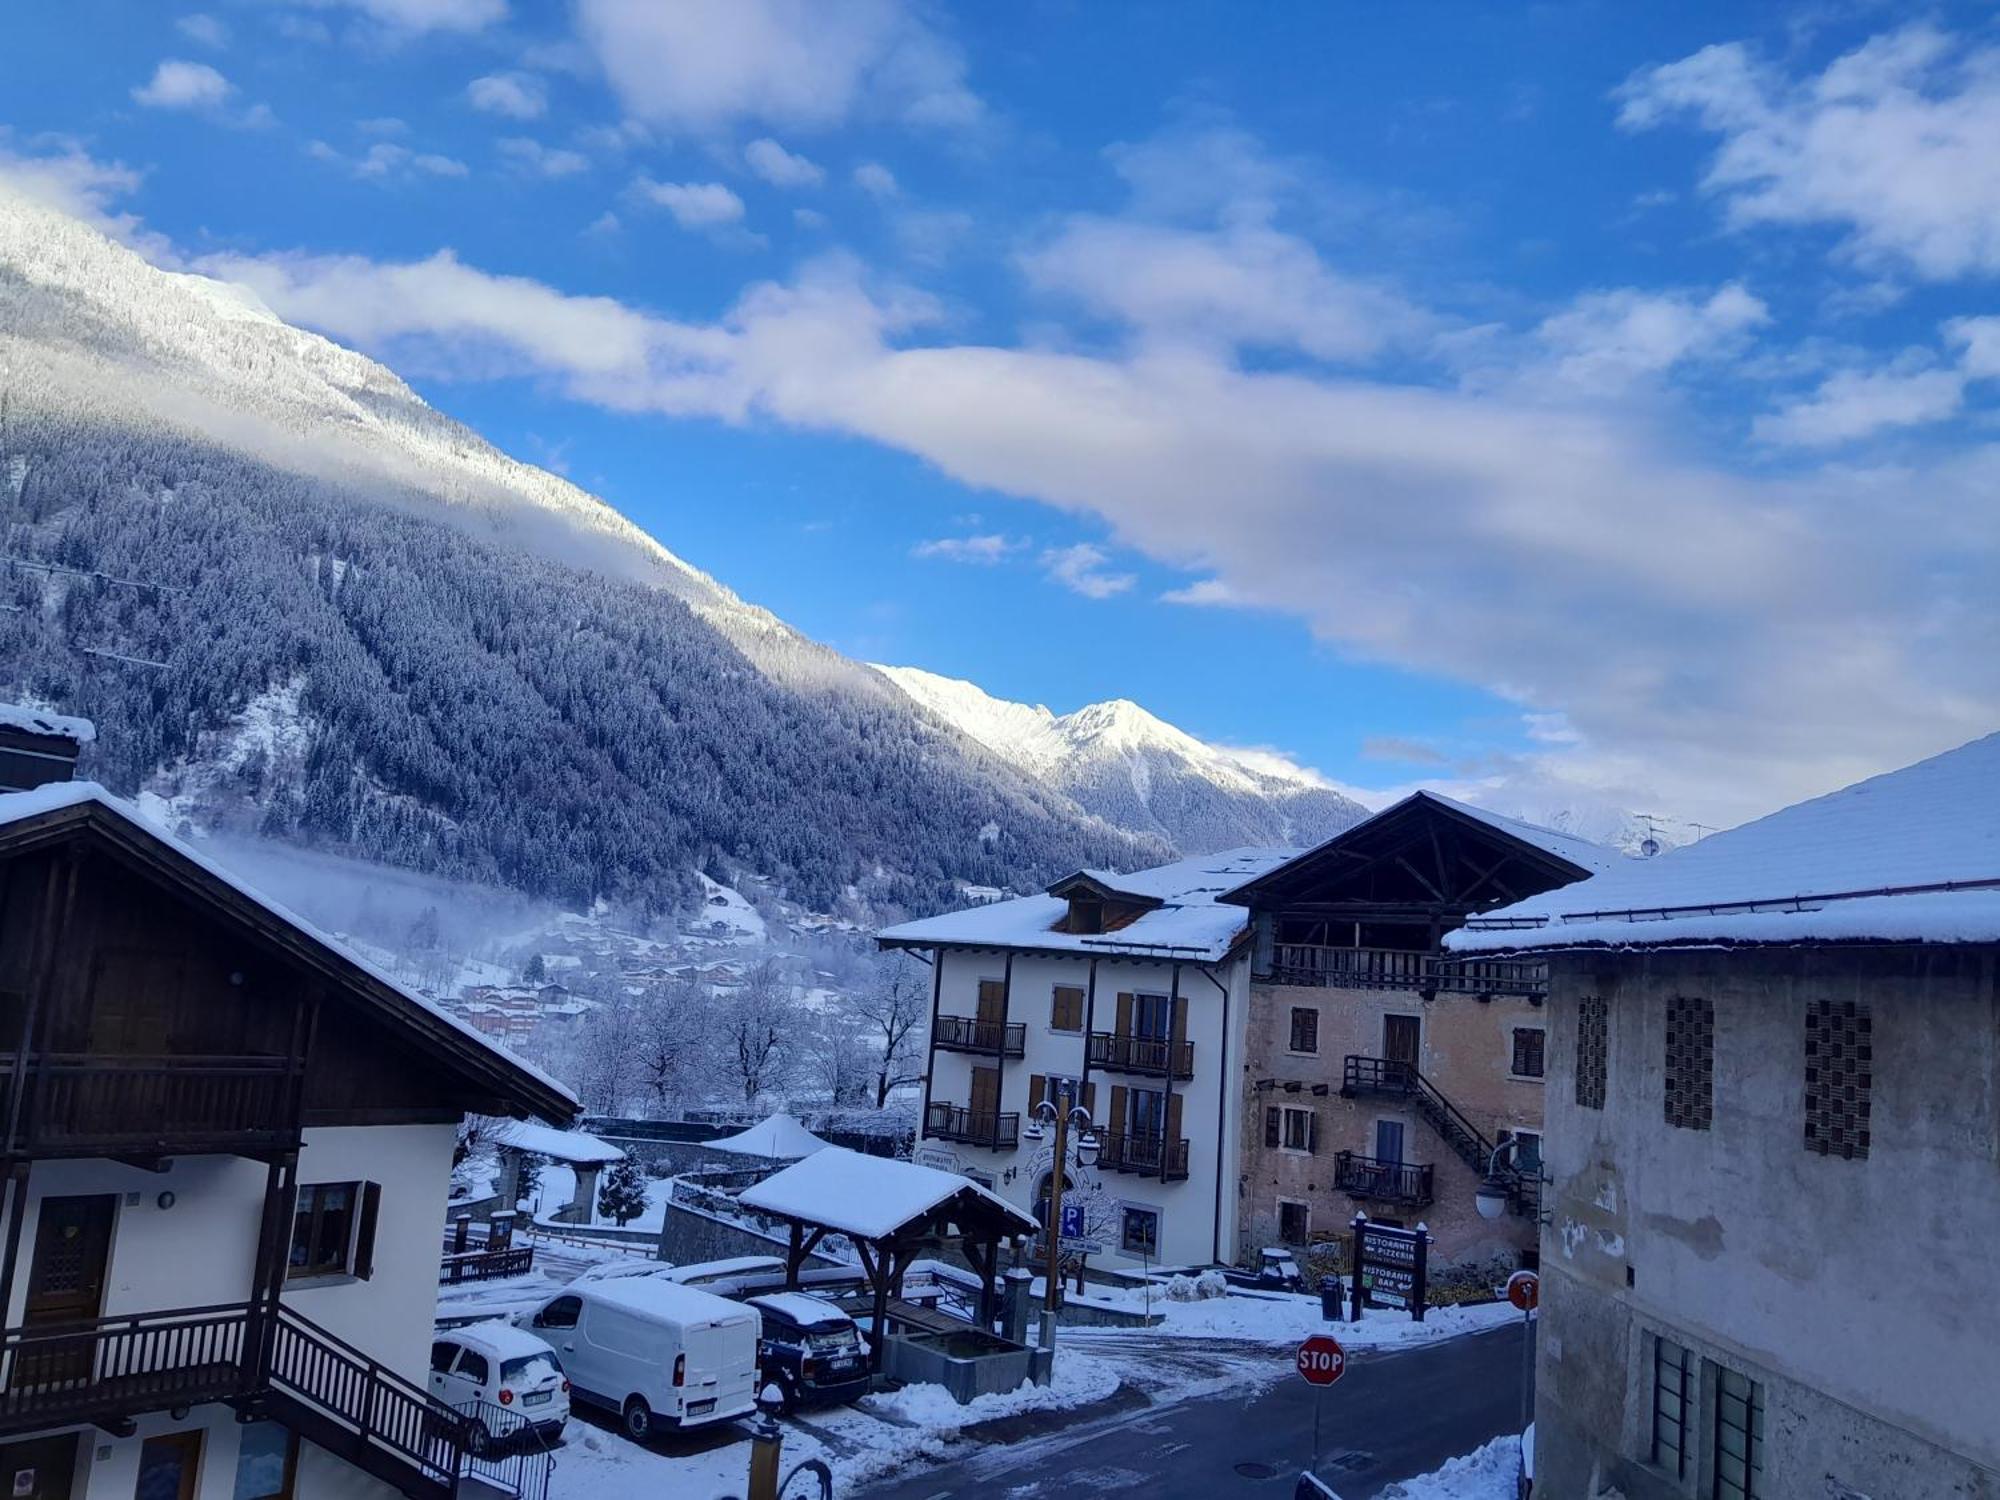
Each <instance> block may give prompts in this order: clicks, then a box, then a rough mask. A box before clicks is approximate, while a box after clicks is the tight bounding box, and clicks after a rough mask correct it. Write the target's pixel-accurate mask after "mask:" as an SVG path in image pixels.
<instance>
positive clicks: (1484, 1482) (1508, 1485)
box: [1379, 1437, 1521, 1500]
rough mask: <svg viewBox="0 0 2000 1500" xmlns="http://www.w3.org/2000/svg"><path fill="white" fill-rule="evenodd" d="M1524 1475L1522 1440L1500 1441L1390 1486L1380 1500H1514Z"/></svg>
mask: <svg viewBox="0 0 2000 1500" xmlns="http://www.w3.org/2000/svg"><path fill="white" fill-rule="evenodd" d="M1520 1473H1521V1440H1520V1439H1519V1438H1517V1437H1497V1438H1495V1439H1494V1440H1493V1441H1492V1442H1490V1443H1488V1444H1487V1445H1486V1446H1485V1447H1484V1448H1478V1449H1475V1450H1474V1451H1473V1452H1471V1453H1468V1454H1465V1455H1464V1456H1463V1457H1460V1458H1454V1459H1452V1460H1451V1461H1450V1462H1448V1463H1447V1464H1446V1465H1445V1466H1444V1467H1443V1468H1441V1469H1439V1470H1437V1471H1436V1472H1434V1473H1430V1474H1424V1475H1420V1476H1419V1477H1418V1478H1415V1479H1405V1480H1403V1481H1402V1482H1401V1483H1399V1484H1392V1485H1390V1486H1389V1487H1388V1488H1387V1489H1385V1490H1383V1491H1381V1493H1380V1497H1379V1500H1514V1497H1515V1494H1516V1484H1515V1481H1516V1480H1517V1479H1518V1478H1519V1477H1520Z"/></svg>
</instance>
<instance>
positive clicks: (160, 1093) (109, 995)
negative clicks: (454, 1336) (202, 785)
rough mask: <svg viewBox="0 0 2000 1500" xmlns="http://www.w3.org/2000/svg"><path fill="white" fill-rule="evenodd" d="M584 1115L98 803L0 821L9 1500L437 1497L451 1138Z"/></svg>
mask: <svg viewBox="0 0 2000 1500" xmlns="http://www.w3.org/2000/svg"><path fill="white" fill-rule="evenodd" d="M575 1109H576V1104H575V1101H574V1100H573V1099H572V1098H571V1097H570V1096H569V1095H568V1094H567V1093H566V1092H565V1091H564V1090H563V1089H562V1088H561V1087H560V1086H559V1085H557V1084H556V1083H554V1082H552V1081H551V1080H549V1079H547V1078H545V1077H542V1076H541V1075H539V1074H537V1073H535V1072H533V1071H532V1070H531V1069H529V1068H527V1067H526V1066H524V1065H523V1064H521V1063H519V1062H518V1061H516V1060H514V1059H513V1058H511V1057H510V1056H508V1055H507V1054H505V1053H502V1052H499V1051H497V1050H496V1049H494V1048H493V1047H492V1046H491V1045H489V1044H488V1043H487V1042H486V1041H484V1040H483V1039H482V1038H480V1037H479V1036H478V1035H477V1034H476V1033H473V1032H471V1031H470V1030H468V1029H467V1028H466V1027H464V1026H462V1025H460V1024H459V1023H458V1022H456V1021H454V1020H452V1019H450V1018H449V1017H446V1016H445V1015H443V1014H442V1013H441V1012H439V1011H438V1010H437V1009H436V1008H435V1007H433V1006H431V1005H429V1004H426V1003H425V1002H423V1001H422V1000H420V999H418V998H417V997H415V996H413V995H412V994H411V993H409V992H408V991H407V990H405V989H403V988H402V987H400V986H398V985H397V984H395V983H394V982H392V981H391V980H389V979H388V978H387V977H386V976H384V975H382V974H381V973H379V972H377V971H375V970H373V969H371V968H369V967H368V966H367V965H365V964H363V963H361V962H359V961H358V960H356V959H354V958H353V957H351V956H349V955H348V954H346V953H345V952H343V951H342V950H341V949H339V948H338V947H336V946H335V945H334V944H332V943H331V942H329V941H327V940H326V939H324V938H322V937H320V936H319V935H318V934H316V933H314V932H313V931H312V930H311V929H309V928H307V927H306V926H304V925H303V924H301V923H299V922H298V921H297V920H296V919H293V918H290V917H288V916H286V915H285V914H284V913H283V912H281V911H279V910H277V909H275V908H273V907H271V906H270V905H268V904H266V903H265V902H263V901H261V900H260V899H259V898H257V897H256V896H254V895H253V894H251V893H249V892H248V891H246V890H244V889H242V888H241V887H240V886H238V885H236V884H235V883H234V882H232V881H231V880H230V879H229V878H228V877H227V876H226V875H225V874H223V872H221V871H220V870H218V869H217V868H216V867H215V866H213V865H212V864H210V863H209V862H207V861H206V860H205V859H204V858H203V857H202V856H201V855H200V854H199V853H197V852H196V851H195V850H193V849H191V848H189V847H188V846H186V845H184V844H182V843H180V842H178V841H177V840H174V839H171V838H167V837H164V836H162V835H161V834H159V833H157V832H155V831H154V830H152V829H151V828H149V827H148V826H147V825H145V824H143V823H141V822H140V821H139V820H138V818H137V816H136V814H134V813H133V812H132V811H131V810H129V809H128V808H127V807H125V806H124V805H123V804H121V803H118V802H116V801H114V800H113V799H111V798H109V797H108V796H107V795H106V794H104V793H103V792H102V791H100V790H99V789H97V788H95V787H92V786H88V785H85V784H81V783H58V784H53V785H48V786H44V787H41V788H40V789H38V790H32V791H18V792H11V793H7V794H6V795H0V1153H4V1156H5V1167H6V1198H5V1207H4V1215H5V1217H4V1220H0V1312H4V1329H0V1494H5V1495H10V1496H16V1497H32V1500H86V1497H87V1500H131V1497H133V1496H134V1495H135V1494H137V1495H141V1496H154V1495H161V1496H175V1497H189V1500H192V1497H199V1500H277V1497H301V1500H318V1497H333V1496H340V1497H349V1496H352V1497H364V1496H380V1497H387V1496H392V1495H395V1494H398V1493H400V1494H404V1495H409V1496H414V1497H423V1500H432V1497H434V1500H446V1497H448V1496H450V1495H451V1494H453V1493H454V1485H453V1473H454V1470H455V1468H456V1464H457V1459H458V1454H459V1439H458V1434H459V1432H460V1431H461V1430H462V1429H461V1428H460V1427H459V1426H458V1425H457V1419H456V1418H455V1417H454V1415H453V1414H452V1413H451V1412H450V1411H448V1410H446V1409H443V1408H440V1407H438V1406H437V1405H436V1404H435V1403H434V1402H432V1401H431V1399H430V1398H429V1396H428V1395H427V1393H426V1391H425V1380H426V1374H427V1370H428V1364H429V1353H430V1341H431V1325H432V1319H433V1316H434V1312H435V1307H436V1295H437V1275H438V1259H439V1253H440V1248H441V1241H440V1225H441V1222H442V1210H443V1207H444V1204H445V1201H446V1197H447V1193H448V1189H449V1179H450V1173H451V1166H452V1155H453V1148H454V1141H455V1133H456V1127H457V1125H458V1122H459V1120H460V1119H461V1117H462V1116H463V1115H464V1114H466V1113H468V1112H477V1113H482V1114H499V1115H512V1116H521V1115H535V1116H539V1117H541V1118H544V1119H549V1120H567V1119H569V1118H570V1117H571V1116H572V1115H573V1114H574V1113H575Z"/></svg>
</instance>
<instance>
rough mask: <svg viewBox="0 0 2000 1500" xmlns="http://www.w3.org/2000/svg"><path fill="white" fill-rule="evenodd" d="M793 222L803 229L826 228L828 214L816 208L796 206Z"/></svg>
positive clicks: (793, 212) (793, 211)
mask: <svg viewBox="0 0 2000 1500" xmlns="http://www.w3.org/2000/svg"><path fill="white" fill-rule="evenodd" d="M792 222H793V223H794V224H796V225H798V226H799V228H801V229H824V228H826V215H825V214H823V213H821V212H820V211H819V210H818V209H816V208H795V209H793V210H792Z"/></svg>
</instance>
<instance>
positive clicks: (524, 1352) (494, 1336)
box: [438, 1318, 549, 1359]
mask: <svg viewBox="0 0 2000 1500" xmlns="http://www.w3.org/2000/svg"><path fill="white" fill-rule="evenodd" d="M438 1337H439V1338H441V1339H450V1340H453V1341H454V1342H456V1343H460V1344H469V1345H471V1346H472V1347H473V1348H475V1349H479V1350H483V1351H484V1352H485V1353H487V1354H491V1355H492V1356H494V1357H495V1358H496V1359H529V1358H532V1357H533V1356H535V1355H537V1354H547V1353H548V1352H549V1346H548V1345H547V1344H545V1343H543V1342H542V1341H541V1340H540V1339H538V1338H536V1337H535V1336H534V1335H533V1334H532V1333H529V1332H527V1331H526V1330H525V1329H521V1328H516V1327H515V1326H514V1325H513V1324H512V1323H508V1322H504V1321H503V1320H501V1319H499V1318H489V1319H488V1320H487V1321H486V1322H484V1323H468V1324H466V1325H465V1327H463V1328H453V1329H450V1330H448V1331H446V1332H444V1333H440V1334H439V1335H438Z"/></svg>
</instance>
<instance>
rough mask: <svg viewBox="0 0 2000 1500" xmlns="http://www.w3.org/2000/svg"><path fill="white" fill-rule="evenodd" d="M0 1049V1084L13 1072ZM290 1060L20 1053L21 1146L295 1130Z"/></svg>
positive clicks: (257, 1140) (182, 1143) (290, 1133)
mask: <svg viewBox="0 0 2000 1500" xmlns="http://www.w3.org/2000/svg"><path fill="white" fill-rule="evenodd" d="M15 1061H16V1059H15V1057H14V1056H13V1055H0V1084H4V1083H5V1081H6V1080H7V1079H9V1078H10V1077H11V1075H12V1073H13V1070H14V1066H15ZM291 1085H292V1080H291V1077H290V1065H289V1064H288V1063H287V1061H286V1060H285V1059H284V1058H279V1057H197V1056H188V1057H158V1056H149V1057H107V1056H103V1055H100V1054H85V1053H41V1054H30V1055H29V1056H28V1057H27V1058H26V1060H25V1067H24V1068H23V1072H22V1079H21V1089H22V1093H23V1098H22V1101H21V1104H22V1107H21V1111H20V1126H19V1128H18V1129H17V1130H16V1132H15V1139H14V1140H13V1142H12V1143H11V1145H12V1149H14V1150H16V1151H21V1152H42V1153H63V1152H71V1153H77V1154H82V1153H85V1152H89V1153H92V1154H98V1153H110V1152H127V1151H129V1152H149V1151H175V1150H178V1151H189V1150H192V1149H195V1148H197V1147H202V1146H209V1147H220V1148H222V1149H226V1150H230V1151H244V1150H254V1149H256V1148H258V1147H261V1146H267V1145H279V1144H284V1143H286V1142H288V1141H290V1140H292V1139H295V1138H296V1137H297V1135H298V1119H297V1108H296V1101H295V1100H294V1098H293V1090H292V1086H291Z"/></svg>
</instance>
